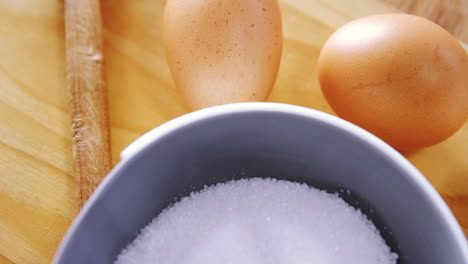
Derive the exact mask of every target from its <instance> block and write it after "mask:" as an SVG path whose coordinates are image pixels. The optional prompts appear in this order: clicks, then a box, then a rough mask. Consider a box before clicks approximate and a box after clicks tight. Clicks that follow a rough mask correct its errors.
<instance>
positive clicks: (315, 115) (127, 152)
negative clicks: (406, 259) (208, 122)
mask: <svg viewBox="0 0 468 264" xmlns="http://www.w3.org/2000/svg"><path fill="white" fill-rule="evenodd" d="M249 112H250V113H272V114H274V113H278V114H280V113H281V114H289V115H292V116H299V117H304V118H307V119H314V120H317V121H320V122H323V123H325V124H327V125H331V126H334V127H336V128H338V129H341V130H342V131H345V132H347V133H350V134H352V135H354V136H355V137H357V138H358V139H360V140H361V141H363V142H365V143H367V144H368V145H369V146H371V147H372V148H373V149H374V150H376V151H378V152H380V153H382V154H383V155H384V156H386V157H388V158H389V159H391V160H392V161H394V162H395V163H396V164H397V165H398V166H400V168H401V169H402V170H403V171H405V172H406V174H407V175H409V176H408V177H409V179H408V180H410V181H411V182H412V183H413V184H414V185H415V186H416V187H417V188H419V189H420V191H421V192H422V193H423V195H424V196H426V198H427V200H428V201H430V202H431V203H432V204H433V206H434V208H435V210H437V211H438V212H439V213H440V215H441V216H442V218H443V220H444V221H445V223H446V224H447V227H448V230H449V231H450V232H451V234H452V235H453V236H454V238H455V240H456V242H457V244H458V245H459V247H460V249H461V251H462V252H461V253H462V255H463V257H464V258H465V260H466V261H467V262H468V241H467V239H466V237H465V234H464V233H463V230H462V228H461V226H460V225H459V223H458V221H457V220H456V218H455V216H454V215H453V213H452V211H451V210H450V209H449V207H448V205H447V204H446V203H445V201H444V200H443V199H442V197H441V196H440V194H439V193H438V192H437V191H436V189H435V188H434V186H432V184H431V183H430V182H429V180H427V179H426V177H425V176H424V175H423V174H422V173H421V172H420V171H419V170H418V169H416V167H415V166H414V165H413V164H411V162H410V161H408V160H407V159H406V158H405V157H404V156H403V155H401V154H400V153H399V152H398V151H397V150H395V149H394V148H392V147H391V146H390V145H388V144H387V143H385V142H384V141H383V140H381V139H379V138H378V137H376V136H375V135H373V134H371V133H370V132H368V131H366V130H364V129H363V128H360V127H358V126H357V125H354V124H352V123H350V122H348V121H346V120H344V119H341V118H339V117H337V116H334V115H331V114H328V113H325V112H322V111H319V110H316V109H312V108H307V107H303V106H297V105H291V104H284V103H273V102H245V103H233V104H225V105H219V106H213V107H208V108H205V109H201V110H197V111H194V112H191V113H187V114H184V115H182V116H179V117H177V118H174V119H172V120H170V121H167V122H166V123H163V124H161V125H159V126H157V127H155V128H153V129H152V130H150V131H149V132H147V133H145V134H144V135H142V136H140V137H139V138H138V139H136V140H135V141H134V142H133V143H131V144H130V145H129V146H127V147H126V148H125V149H124V150H123V151H122V152H121V161H120V162H119V163H118V164H117V165H116V166H115V167H114V168H113V169H112V170H111V171H110V172H109V173H108V174H107V176H106V177H105V178H104V179H103V180H102V182H101V183H100V184H99V185H98V187H97V188H96V189H95V191H94V192H93V194H92V195H91V196H90V198H89V199H88V201H87V202H86V203H85V204H84V206H83V208H82V209H81V211H80V212H79V213H78V215H77V216H76V217H75V219H74V220H73V222H72V224H71V225H70V227H69V228H68V230H67V232H66V234H65V235H64V237H63V239H62V241H61V243H60V245H59V247H58V248H57V251H56V253H55V256H54V258H53V260H52V262H51V263H53V264H54V263H55V264H58V263H59V261H60V260H61V259H62V257H63V255H64V253H65V250H66V249H67V247H68V244H69V243H70V241H71V239H72V237H73V236H74V234H75V233H76V232H77V229H78V227H79V226H80V223H81V222H82V221H83V219H84V217H85V216H86V215H87V214H88V211H89V210H90V209H91V207H92V206H93V205H94V204H95V202H96V200H97V199H98V198H99V197H100V196H101V195H103V192H104V190H105V189H106V188H108V186H110V185H111V184H112V182H113V181H114V180H115V178H116V177H117V175H118V173H119V171H120V170H121V169H122V167H124V166H127V165H128V164H130V163H131V162H132V160H134V159H137V158H138V157H139V156H140V155H143V154H144V152H145V151H144V150H145V149H147V148H149V147H150V146H151V145H152V144H153V143H155V142H157V141H158V140H159V139H161V138H162V137H164V136H166V135H168V134H170V133H172V132H175V131H176V130H179V129H183V128H184V127H187V126H189V125H191V124H194V123H196V122H199V121H202V120H205V119H209V118H214V117H221V116H224V115H230V114H240V113H249Z"/></svg>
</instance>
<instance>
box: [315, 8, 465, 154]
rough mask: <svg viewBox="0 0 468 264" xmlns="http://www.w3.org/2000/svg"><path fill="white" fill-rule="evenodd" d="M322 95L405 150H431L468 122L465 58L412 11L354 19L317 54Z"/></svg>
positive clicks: (344, 113)
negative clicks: (423, 148)
mask: <svg viewBox="0 0 468 264" xmlns="http://www.w3.org/2000/svg"><path fill="white" fill-rule="evenodd" d="M318 63H319V65H318V71H319V81H320V86H321V88H322V91H323V93H324V95H325V98H326V99H327V101H328V102H329V104H330V105H331V107H332V108H333V109H334V111H335V112H336V113H337V114H338V115H339V116H340V117H342V118H344V119H346V120H348V121H351V122H353V123H355V124H357V125H359V126H361V127H363V128H365V129H367V130H368V131H370V132H372V133H374V134H375V135H377V136H378V137H380V138H382V139H383V140H384V141H386V142H387V143H389V144H390V145H392V146H393V147H395V148H397V149H400V150H411V149H417V148H421V147H426V146H430V145H433V144H436V143H439V142H441V141H443V140H444V139H446V138H448V137H449V136H450V135H452V134H454V133H455V132H456V131H457V130H458V129H459V128H460V127H461V126H462V125H463V124H464V122H465V120H466V119H467V117H468V59H467V55H466V53H465V50H464V49H463V48H462V47H461V45H460V43H459V42H458V41H457V40H456V39H455V38H454V37H453V36H452V35H450V33H448V32H447V31H445V30H444V29H443V28H441V27H440V26H438V25H436V24H435V23H433V22H431V21H429V20H426V19H423V18H421V17H417V16H413V15H407V14H384V15H376V16H370V17H365V18H361V19H357V20H355V21H352V22H350V23H348V24H346V25H344V26H343V27H341V28H340V29H338V30H337V31H336V32H335V33H334V34H333V35H332V36H331V37H330V38H329V39H328V40H327V42H326V43H325V45H324V47H323V49H322V51H321V54H320V57H319V62H318Z"/></svg>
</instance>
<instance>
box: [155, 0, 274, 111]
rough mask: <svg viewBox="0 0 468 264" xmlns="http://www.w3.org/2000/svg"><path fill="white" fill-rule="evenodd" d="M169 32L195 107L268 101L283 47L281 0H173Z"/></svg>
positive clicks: (181, 82)
mask: <svg viewBox="0 0 468 264" xmlns="http://www.w3.org/2000/svg"><path fill="white" fill-rule="evenodd" d="M163 31H164V45H165V50H166V57H167V61H168V64H169V68H170V70H171V73H172V76H173V78H174V81H175V84H176V86H177V87H178V88H179V89H180V91H181V92H182V94H183V96H184V97H185V99H186V101H187V102H188V103H189V105H190V106H192V107H193V108H195V109H198V108H203V107H207V106H212V105H218V104H225V103H233V102H243V101H263V100H266V99H267V97H268V95H269V93H270V90H271V88H272V87H273V85H274V83H275V80H276V75H277V72H278V68H279V64H280V59H281V50H282V26H281V17H280V11H279V7H278V4H277V1H276V0H264V1H251V0H223V1H219V0H198V1H191V0H168V1H167V4H166V9H165V14H164V30H163Z"/></svg>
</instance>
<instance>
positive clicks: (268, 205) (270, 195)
mask: <svg viewBox="0 0 468 264" xmlns="http://www.w3.org/2000/svg"><path fill="white" fill-rule="evenodd" d="M397 258H398V256H397V254H395V253H392V252H391V250H390V248H389V247H388V246H387V245H386V244H385V241H384V240H383V239H382V237H381V236H380V234H379V232H378V230H377V229H376V227H375V226H374V225H373V224H372V223H371V222H370V221H369V220H368V219H367V217H366V216H365V215H363V214H362V213H361V212H360V211H359V210H356V209H354V208H353V207H351V206H350V205H348V204H347V203H346V202H345V201H343V200H342V199H341V198H339V197H338V195H336V194H330V193H327V192H325V191H320V190H317V189H314V188H311V187H309V186H307V185H305V184H298V183H293V182H288V181H282V180H274V179H260V178H254V179H243V180H238V181H231V182H228V183H224V184H218V185H215V186H211V187H207V188H205V189H204V190H202V191H200V192H198V193H192V194H191V195H190V196H189V197H186V198H183V199H182V200H181V201H180V202H178V203H176V204H174V205H173V206H171V207H169V208H168V209H166V210H164V211H163V212H162V213H161V214H160V215H159V216H157V217H156V218H155V219H154V220H153V221H152V222H151V223H150V224H149V225H148V226H146V227H145V228H144V229H143V230H142V231H141V233H140V235H139V236H138V237H137V238H136V239H135V241H133V242H132V243H131V244H130V245H129V246H128V247H127V248H126V249H124V250H123V251H122V253H121V254H120V255H119V256H118V257H117V260H116V262H115V264H136V263H138V264H149V263H151V264H153V263H164V264H188V263H190V264H198V263H200V264H202V263H203V264H211V263H216V264H218V263H223V264H224V263H225V264H229V263H236V264H250V263H255V264H259V263H265V264H269V263H271V264H273V263H275V264H276V263H288V264H295V263H327V264H335V263H336V264H338V263H339V264H342V263H359V264H367V263H368V264H371V263H372V264H375V263H381V264H390V263H396V262H397Z"/></svg>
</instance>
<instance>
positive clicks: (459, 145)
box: [0, 0, 468, 264]
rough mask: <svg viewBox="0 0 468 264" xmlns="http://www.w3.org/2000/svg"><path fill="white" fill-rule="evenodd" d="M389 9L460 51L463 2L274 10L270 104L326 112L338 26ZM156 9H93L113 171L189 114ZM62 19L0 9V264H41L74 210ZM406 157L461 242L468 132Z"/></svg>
mask: <svg viewBox="0 0 468 264" xmlns="http://www.w3.org/2000/svg"><path fill="white" fill-rule="evenodd" d="M393 6H396V7H398V8H401V9H402V10H405V11H408V12H411V13H415V14H418V15H421V16H425V17H428V18H430V19H432V20H434V21H436V22H438V23H440V24H441V25H442V26H444V27H445V28H446V29H447V30H449V31H450V32H452V33H453V34H454V35H455V36H456V37H458V38H459V39H460V40H463V41H465V42H468V0H453V1H440V2H439V1H438V0H419V1H416V0H412V1H404V0H387V2H384V1H381V0H360V1H357V2H356V1H352V0H326V1H325V0H310V1H305V0H280V7H281V12H282V17H283V26H284V37H285V39H284V50H283V58H282V63H281V68H280V72H279V75H278V80H277V82H276V85H275V87H274V90H273V92H272V94H271V96H270V99H269V101H275V102H284V103H291V104H297V105H303V106H307V107H311V108H315V109H319V110H322V111H325V112H329V113H332V111H331V109H330V108H329V106H328V105H327V103H326V102H325V100H324V99H323V96H322V94H321V92H320V89H319V87H318V82H317V79H316V68H315V67H316V66H315V65H316V60H317V56H318V54H319V52H320V48H321V46H322V45H323V43H324V42H325V40H326V39H327V38H328V36H329V35H330V34H331V33H332V32H333V31H334V30H335V29H337V28H338V27H339V26H340V25H342V24H344V23H346V22H347V21H349V20H351V19H354V18H357V17H361V16H365V15H369V14H376V13H383V12H395V11H397V9H395V8H394V7H393ZM163 8H164V0H141V1H131V0H105V1H103V2H102V12H103V20H104V42H105V45H104V55H105V60H106V72H107V78H108V87H109V101H110V114H111V133H112V135H111V137H112V148H113V153H112V154H113V163H114V164H116V163H117V162H118V161H119V153H120V151H121V150H122V149H123V148H125V147H126V146H127V145H128V144H129V143H130V142H132V141H133V140H135V139H136V138H137V137H139V136H140V135H142V134H143V133H145V132H146V131H148V130H150V129H151V128H153V127H156V126H158V125H159V124H161V123H163V122H166V121H168V120H170V119H172V118H174V117H177V116H180V115H182V114H184V113H187V112H188V111H189V110H188V108H187V107H186V106H185V105H184V103H183V102H182V100H181V98H180V97H179V94H178V92H177V90H176V89H175V87H174V84H173V81H172V79H171V76H170V74H169V70H168V68H167V65H166V61H165V57H164V51H163V48H162V45H161V21H162V20H161V19H162V10H163ZM63 13H64V10H63V1H60V0H23V1H10V0H0V264H3V263H17V264H20V263H21V264H22V263H49V262H50V261H51V259H52V257H53V255H54V253H55V250H56V248H57V246H58V244H59V243H60V241H61V239H62V237H63V235H64V233H65V231H66V230H67V228H68V226H69V225H70V223H71V221H72V220H73V218H74V217H75V215H76V213H77V212H78V210H79V209H78V206H77V204H78V203H77V201H76V200H75V199H74V196H73V193H74V192H75V191H76V185H75V183H74V181H73V179H74V178H73V176H72V173H73V161H72V152H71V128H70V113H69V109H70V108H69V104H68V103H69V92H68V91H67V90H66V88H65V87H66V85H65V50H64V17H63ZM465 47H466V46H465ZM405 156H406V157H407V158H408V159H409V160H410V161H411V162H412V163H413V164H414V165H415V166H416V167H417V168H418V169H419V170H421V172H422V173H423V174H424V175H425V176H426V177H427V178H428V179H429V180H430V181H431V183H432V184H433V185H434V186H435V187H436V189H437V190H438V191H439V193H440V194H441V195H442V197H443V198H444V199H445V201H446V202H447V203H448V205H449V206H450V208H451V209H452V211H453V212H454V214H455V216H456V217H457V219H458V221H459V222H460V224H461V226H462V227H463V228H464V231H465V233H468V158H467V156H468V124H465V126H464V127H463V128H462V129H461V130H460V131H459V132H458V133H457V134H455V135H454V136H453V137H451V138H450V139H449V140H447V141H445V142H443V143H441V144H439V145H437V146H434V147H430V148H427V149H423V150H420V151H415V152H411V153H405Z"/></svg>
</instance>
